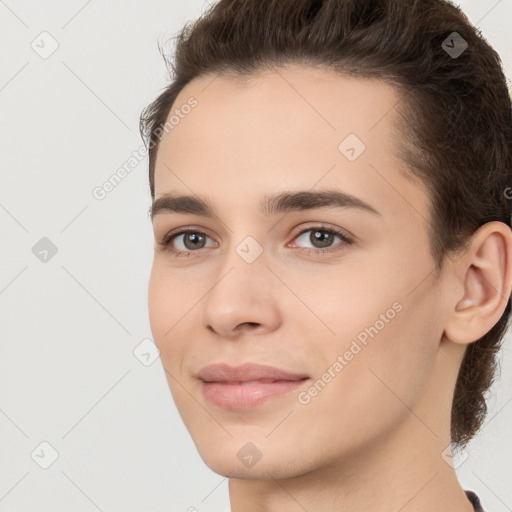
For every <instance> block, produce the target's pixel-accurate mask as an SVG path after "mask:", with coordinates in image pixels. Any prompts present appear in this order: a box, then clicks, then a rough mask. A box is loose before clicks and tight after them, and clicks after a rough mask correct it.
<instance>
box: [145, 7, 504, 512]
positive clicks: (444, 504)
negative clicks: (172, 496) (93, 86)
mask: <svg viewBox="0 0 512 512" xmlns="http://www.w3.org/2000/svg"><path fill="white" fill-rule="evenodd" d="M172 67H173V73H174V75H173V79H172V82H171V83H170V84H169V86H168V87H167V88H166V89H165V90H164V91H163V92H162V93H161V94H160V95H159V96H158V98H157V99H156V100H155V101H154V102H153V103H152V104H151V105H149V106H148V107H147V108H146V109H145V110H144V112H143V113H142V116H141V133H142V134H143V136H144V138H145V140H146V142H147V145H148V148H149V181H150V189H151V194H152V199H153V204H152V208H151V215H152V221H153V226H154V234H155V240H156V245H155V255H154V262H153V267H152V272H151V277H150V283H149V315H150V322H151V328H152V332H153V335H154V339H155V342H156V344H157V345H158V347H159V349H160V352H161V359H162V364H163V366H164V369H165V372H166V376H167V379H168V383H169V387H170V390H171V393H172V396H173V398H174V400H175V403H176V406H177V408H178V410H179V412H180V415H181V417H182V419H183V421H184V423H185V425H186V427H187V429H188V430H189V432H190V434H191V436H192V438H193V440H194V443H195V445H196V447H197V449H198V451H199V453H200V455H201V457H202V459H203V460H204V462H205V463H206V464H207V465H208V466H209V467H210V468H211V469H212V470H213V471H215V472H217V473H219V474H221V475H225V476H226V477H229V495H230V502H231V510H232V512H255V511H267V512H270V511H279V512H291V511H298V510H307V511H308V512H329V511H332V512H334V511H340V512H341V511H345V512H348V511H351V512H355V511H370V510H371V511H374V510H378V511H379V512H391V511H393V512H396V511H401V512H409V511H414V512H424V511H432V510H435V511H450V512H470V511H473V510H475V511H478V510H482V506H481V503H480V501H479V499H478V497H477V495H476V494H475V493H474V492H472V491H470V490H467V489H466V490H465V489H463V488H462V487H461V485H460V483H459V482H458V479H457V476H456V473H455V470H454V468H453V463H451V456H452V451H451V446H453V447H454V448H456V447H464V446H465V445H466V444H467V443H468V442H469V440H470V439H471V438H472V437H473V436H474V435H475V434H476V432H477V431H478V430H479V428H480V427H481V425H482V422H483V420H484V418H485V414H486V404H485V399H484V393H485V392H486V391H487V389H488V388H489V386H490V383H491V382H492V379H493V378H494V375H495V363H496V355H497V352H498V350H499V348H500V344H501V341H502V338H503V335H504V332H505V330H506V327H507V321H508V313H509V306H510V302H509V298H510V294H511V288H512V263H511V262H512V253H511V250H512V234H511V228H510V215H511V208H510V200H509V197H510V195H509V194H507V188H508V187H509V185H510V183H511V178H512V115H511V112H512V111H511V102H510V96H509V92H508V90H507V85H506V80H505V76H504V73H503V70H502V68H501V63H500V59H499V56H498V55H497V53H496V52H495V51H494V50H493V49H492V47H491V46H490V45H489V44H488V43H487V42H486V41H485V39H484V38H483V37H482V36H481V35H480V34H479V33H478V32H477V30H476V29H475V28H474V27H473V26H472V25H471V24H470V22H469V21H468V19H467V18H466V16H465V15H464V14H463V13H462V12H461V10H460V9H459V8H457V7H456V6H454V5H452V4H451V3H449V2H447V1H443V0H412V1H410V2H404V1H402V0H380V1H371V0H323V1H321V0H221V1H220V2H218V3H216V4H214V5H213V6H212V7H211V8H210V9H209V10H208V11H207V12H206V13H205V14H204V15H203V16H202V17H201V18H200V19H199V20H197V21H196V22H195V23H193V24H190V25H187V26H186V27H185V28H184V30H183V31H182V33H181V34H180V36H179V38H178V45H177V48H176V53H175V58H174V60H173V62H172Z"/></svg>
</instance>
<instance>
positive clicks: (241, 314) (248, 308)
mask: <svg viewBox="0 0 512 512" xmlns="http://www.w3.org/2000/svg"><path fill="white" fill-rule="evenodd" d="M235 256H236V258H238V255H235ZM230 263H231V264H230V265H229V266H224V267H223V273H222V275H220V276H216V279H215V281H214V282H213V283H212V286H211V288H210V292H209V293H207V295H206V296H205V298H204V300H203V301H202V304H203V305H202V307H203V309H202V312H201V316H202V323H203V326H204V327H205V328H206V329H208V330H209V331H211V332H212V333H215V334H217V335H218V336H219V337H222V338H226V339H236V338H238V337H240V336H241V335H243V334H244V333H248V332H252V333H254V334H264V333H269V332H272V331H274V330H275V329H278V328H279V325H280V323H281V312H280V310H279V302H280V301H279V300H278V297H277V288H276V285H277V283H276V278H275V276H274V275H273V274H272V272H271V271H270V270H269V269H268V268H267V266H266V264H265V262H264V261H263V259H261V260H257V261H256V262H253V263H246V262H244V261H243V260H240V261H236V259H235V258H233V259H230ZM281 303H282V302H281Z"/></svg>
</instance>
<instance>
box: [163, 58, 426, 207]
mask: <svg viewBox="0 0 512 512" xmlns="http://www.w3.org/2000/svg"><path fill="white" fill-rule="evenodd" d="M192 98H193V99H194V100H195V102H196V105H195V107H194V108H192V109H190V108H183V106H184V105H186V104H190V102H191V99H192ZM399 101H400V99H399V93H398V91H397V90H396V89H395V88H393V87H392V86H391V85H389V84H387V83H385V82H383V81H381V80H377V79H363V78H354V77H349V76H347V75H341V74H339V73H335V72H333V71H329V70H326V69H319V68H310V67H304V66H300V65H288V66H285V67H280V68H276V69H274V70H266V71H262V72H261V73H258V74H256V75H254V76H251V77H250V78H248V79H243V80H241V79H238V78H235V77H233V76H221V75H208V76H202V77H199V78H197V79H195V80H193V81H192V82H190V83H189V84H188V85H187V86H186V87H185V88H184V89H183V90H182V91H181V92H180V94H179V96H178V97H177V99H176V101H175V103H174V105H173V107H172V110H171V112H170V114H169V117H168V119H170V117H171V116H172V115H174V121H175V122H174V123H172V129H171V130H170V131H169V132H168V133H165V134H164V135H163V137H162V139H161V142H160V147H159V150H158V156H157V160H156V165H155V196H156V197H158V196H159V195H161V194H163V193H165V192H169V191H171V190H172V191H176V190H178V191H180V192H187V193H191V192H192V193H196V194H199V195H202V196H207V197H212V201H213V202H215V197H214V196H215V194H217V195H218V196H219V197H221V195H223V196H224V197H227V195H229V194H235V195H239V194H240V192H241V191H244V193H245V194H246V195H247V197H248V198H249V197H252V196H254V198H256V197H258V196H261V195H264V194H265V193H268V191H269V189H272V190H273V191H279V190H290V189H294V188H295V189H305V188H306V189H311V188H313V187H315V186H316V185H317V184H321V185H326V186H338V187H339V188H341V189H343V190H344V191H346V192H348V193H351V194H354V195H358V196H366V197H367V198H371V197H373V198H374V199H378V200H379V202H385V203H387V206H388V208H391V209H392V210H393V209H394V210H395V211H396V212H397V213H398V212H402V211H403V206H404V204H403V203H404V197H403V196H404V195H405V196H407V195H411V199H413V198H412V196H417V195H418V193H420V190H419V189H420V188H421V184H420V183H418V182H416V181H414V182H412V181H410V180H407V179H405V178H404V176H403V175H402V174H401V173H400V172H399V171H400V170H404V171H405V170H406V169H405V166H404V164H403V162H402V161H401V160H400V159H399V158H398V157H397V156H396V149H397V144H398V142H399V140H400V137H402V135H401V130H400V129H399V127H398V121H399V120H401V116H400V115H399V114H398V112H397V111H396V108H395V107H396V106H397V104H398V102H399ZM180 109H182V110H180ZM177 111H178V112H177ZM176 114H181V115H179V122H177V123H176V119H177V118H176ZM320 182H321V183H320ZM190 187H192V188H193V190H187V188H190ZM400 196H402V197H401V198H400ZM424 199H425V198H424ZM414 200H415V201H416V202H417V201H418V198H417V197H416V198H415V199H414ZM424 202H425V203H426V201H424ZM399 203H401V204H399ZM406 203H407V201H406ZM409 207H410V205H409ZM417 208H419V209H420V210H422V213H423V214H424V215H425V216H426V215H427V209H426V204H423V205H421V204H420V205H418V206H417Z"/></svg>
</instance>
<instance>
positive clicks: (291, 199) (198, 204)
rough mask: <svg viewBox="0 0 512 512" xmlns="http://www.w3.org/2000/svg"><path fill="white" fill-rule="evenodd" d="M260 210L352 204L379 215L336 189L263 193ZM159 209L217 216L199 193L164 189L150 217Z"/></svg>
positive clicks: (267, 213)
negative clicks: (180, 193) (197, 194)
mask: <svg viewBox="0 0 512 512" xmlns="http://www.w3.org/2000/svg"><path fill="white" fill-rule="evenodd" d="M259 206H260V212H261V213H262V214H263V215H265V216H266V217H270V216H271V215H276V214H278V213H288V212H294V211H302V210H313V209H316V208H343V209H346V208H356V209H358V210H362V211H366V212H369V213H372V214H374V215H381V214H380V213H379V212H378V211H377V210H376V209H375V208H373V206H371V205H369V204H368V203H366V202H364V201H363V200H361V199H359V198H357V197H355V196H353V195H350V194H347V193H345V192H341V191H339V190H315V191H311V190H307V191H306V190H304V191H298V192H281V193H279V194H274V195H266V196H265V197H264V198H263V200H262V201H261V202H260V205H259ZM160 213H178V214H189V215H200V216H203V217H209V218H214V217H217V214H216V213H215V211H214V209H213V208H212V207H211V206H210V204H209V203H208V201H206V200H205V199H203V198H202V197H199V196H191V195H177V194H171V193H166V194H163V195H162V196H160V197H159V198H158V199H156V200H155V201H153V204H152V205H151V208H150V214H151V219H153V218H154V217H155V216H156V215H157V214H160Z"/></svg>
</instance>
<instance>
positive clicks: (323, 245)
mask: <svg viewBox="0 0 512 512" xmlns="http://www.w3.org/2000/svg"><path fill="white" fill-rule="evenodd" d="M336 238H338V239H339V240H340V242H341V243H338V244H336V245H333V243H334V242H335V240H336ZM294 241H298V242H300V243H301V244H307V243H310V244H311V245H312V248H308V247H305V248H301V249H302V250H305V251H308V252H314V253H330V252H334V251H337V250H340V249H342V248H343V247H338V246H345V245H348V244H351V243H352V239H351V238H350V237H349V236H348V235H347V234H346V233H344V232H342V231H339V230H337V229H334V228H327V227H324V226H314V227H312V228H309V229H306V230H302V231H301V232H300V233H299V235H298V236H297V237H295V238H294Z"/></svg>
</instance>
